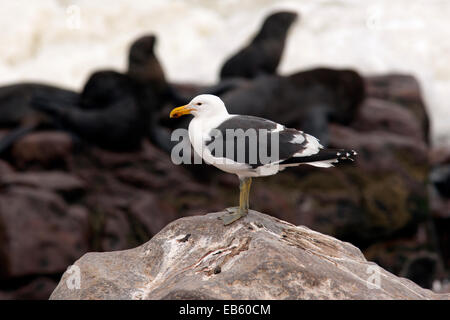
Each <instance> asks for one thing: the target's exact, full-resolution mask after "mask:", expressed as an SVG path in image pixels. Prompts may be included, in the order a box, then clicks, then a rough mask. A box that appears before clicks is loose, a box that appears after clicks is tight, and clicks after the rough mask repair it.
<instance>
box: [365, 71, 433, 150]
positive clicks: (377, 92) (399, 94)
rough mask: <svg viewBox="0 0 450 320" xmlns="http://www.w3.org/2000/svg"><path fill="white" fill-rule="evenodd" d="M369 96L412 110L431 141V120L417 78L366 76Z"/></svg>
mask: <svg viewBox="0 0 450 320" xmlns="http://www.w3.org/2000/svg"><path fill="white" fill-rule="evenodd" d="M366 93H367V96H369V97H372V98H377V99H383V100H387V101H390V102H395V103H397V104H399V105H400V106H402V107H403V108H405V109H408V110H410V111H411V112H412V113H413V114H414V116H415V117H416V118H417V119H418V120H419V123H420V124H421V129H422V130H421V131H422V132H423V133H424V137H425V141H426V142H429V137H430V120H429V117H428V114H427V110H426V108H425V104H424V102H423V99H422V93H421V90H420V85H419V83H418V82H417V80H416V78H414V77H413V76H411V75H404V74H388V75H381V76H370V77H366Z"/></svg>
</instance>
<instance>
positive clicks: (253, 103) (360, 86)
mask: <svg viewBox="0 0 450 320" xmlns="http://www.w3.org/2000/svg"><path fill="white" fill-rule="evenodd" d="M364 97H365V89H364V80H363V78H362V77H361V76H360V75H359V74H358V73H357V72H355V71H353V70H336V69H329V68H317V69H312V70H307V71H302V72H297V73H294V74H292V75H289V76H263V77H258V78H256V79H254V80H253V81H250V82H248V83H247V85H245V86H241V87H240V88H239V89H236V90H233V91H229V92H227V93H225V94H224V95H223V96H222V99H223V101H224V102H225V104H226V105H227V106H228V110H229V112H230V113H236V114H250V115H254V116H258V117H266V118H270V119H273V120H274V121H276V122H280V123H285V124H286V125H288V126H291V127H293V128H299V129H301V130H303V131H305V132H307V133H309V134H311V135H314V136H316V137H318V138H319V139H320V140H321V142H322V143H323V144H324V145H326V144H327V141H328V135H327V131H328V122H329V121H333V122H338V123H342V124H349V123H350V122H351V121H352V119H353V118H354V116H355V114H356V110H357V108H358V107H359V105H360V104H361V102H362V100H363V99H364Z"/></svg>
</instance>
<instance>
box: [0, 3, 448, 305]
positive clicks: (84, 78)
mask: <svg viewBox="0 0 450 320" xmlns="http://www.w3.org/2000/svg"><path fill="white" fill-rule="evenodd" d="M277 12H278V13H279V12H284V14H281V15H278V16H276V17H275V18H273V19H267V18H268V17H269V16H270V15H272V14H274V13H277ZM449 14H450V3H449V2H448V1H444V0H442V1H438V0H435V1H406V0H401V1H395V2H392V1H388V0H386V1H385V0H378V1H371V2H370V3H364V2H361V1H356V0H342V1H334V0H327V1H312V0H302V1H275V0H273V1H270V0H264V1H250V0H239V1H236V0H221V1H208V0H196V1H194V0H192V1H190V0H185V1H175V0H173V1H164V0H160V1H158V0H152V1H144V0H142V1H141V0H134V1H125V0H117V1H114V2H111V1H103V0H96V1H74V0H72V1H69V0H44V1H39V3H38V2H36V3H35V2H30V1H3V2H2V3H1V4H0V17H1V20H0V24H1V28H0V37H1V40H2V41H1V42H0V299H47V298H48V296H49V295H50V293H51V292H52V290H53V289H54V287H55V286H56V284H57V282H58V281H59V278H60V276H61V274H62V273H63V272H64V271H65V270H66V268H67V267H68V266H69V265H71V264H72V263H73V262H74V261H75V260H76V259H78V258H79V257H80V256H81V255H83V254H84V253H86V252H88V251H111V250H123V249H127V248H131V247H135V246H137V245H140V244H142V243H144V242H146V241H148V240H149V239H150V238H151V237H152V236H153V235H154V234H156V233H157V232H158V231H159V230H160V229H161V228H163V227H164V226H165V225H166V224H167V223H169V222H170V221H172V220H174V219H177V218H179V217H183V216H188V215H196V214H204V213H207V212H212V211H219V210H221V209H223V208H224V207H227V206H232V205H234V204H235V203H236V201H237V197H238V194H237V190H238V189H237V186H238V181H237V179H236V177H235V176H232V175H228V174H224V173H222V172H220V171H219V170H217V169H214V168H211V167H209V166H206V165H195V166H188V165H182V166H175V165H174V164H173V163H172V162H171V158H170V150H171V147H172V146H173V145H172V143H171V142H170V133H171V131H172V130H173V129H175V128H179V127H183V126H184V127H185V126H186V122H185V120H180V121H175V120H173V121H171V120H169V119H168V112H169V111H170V109H171V108H172V107H175V106H178V105H181V104H185V103H186V102H188V101H189V100H190V99H191V98H192V97H193V96H195V95H197V94H199V93H204V92H208V93H214V94H217V95H220V96H221V97H222V99H223V100H224V101H225V102H226V104H227V106H228V107H229V109H231V110H232V111H233V112H235V113H243V114H253V115H257V116H263V117H267V118H270V119H272V120H275V121H279V122H282V123H285V124H287V125H288V126H290V127H295V128H298V129H303V130H305V131H306V132H309V133H311V134H314V135H316V136H318V137H319V138H320V139H321V141H322V142H323V144H325V145H328V146H330V147H338V148H352V149H355V150H357V151H358V152H359V157H358V159H357V161H356V162H355V163H354V164H343V165H342V166H339V167H338V168H335V169H318V168H313V167H299V168H293V169H290V170H286V171H284V172H283V173H282V174H279V175H277V176H274V177H269V178H264V179H256V181H255V182H254V188H253V190H252V196H251V201H252V203H251V207H252V208H253V209H255V210H258V211H261V212H264V213H267V214H270V215H273V216H276V217H278V218H281V219H283V220H286V221H289V222H291V223H294V224H302V225H306V226H308V227H309V228H311V229H314V230H316V231H319V232H323V233H326V234H329V235H332V236H334V237H337V238H338V239H341V240H345V241H350V242H351V243H353V244H354V245H356V246H358V247H359V248H360V249H361V250H362V251H363V253H364V255H365V256H366V258H367V259H368V260H372V261H375V262H376V263H378V264H379V265H380V266H382V267H383V268H385V269H387V270H388V271H390V272H392V273H394V274H396V275H400V276H402V277H407V278H409V279H411V280H413V281H415V282H416V283H418V284H419V285H421V286H422V287H426V288H429V289H433V290H435V291H436V292H450V286H449V283H448V281H449V279H450V277H449V272H450V249H449V248H450V242H449V237H450V122H449V119H450V106H449V105H448V101H449V100H450V90H449V88H450V64H449V62H448V57H447V55H448V52H450V22H449V21H448V16H449ZM264 21H266V22H267V24H264V26H265V27H262V26H263V23H264ZM256 35H259V36H256ZM187 120H188V119H187Z"/></svg>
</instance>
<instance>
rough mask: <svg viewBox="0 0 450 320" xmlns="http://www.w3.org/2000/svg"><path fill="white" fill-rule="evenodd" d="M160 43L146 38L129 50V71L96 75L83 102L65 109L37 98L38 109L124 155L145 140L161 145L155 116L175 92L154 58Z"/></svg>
mask: <svg viewBox="0 0 450 320" xmlns="http://www.w3.org/2000/svg"><path fill="white" fill-rule="evenodd" d="M155 43H156V37H155V36H153V35H151V36H144V37H141V38H139V39H138V40H136V41H135V42H134V43H133V44H132V45H131V47H130V51H129V58H128V71H127V73H126V74H121V73H119V72H116V71H112V70H105V71H97V72H95V73H93V74H92V75H91V77H90V78H89V80H88V81H87V83H86V85H85V87H84V89H83V92H82V93H81V96H80V99H79V102H78V103H77V104H75V105H61V104H59V103H58V102H55V101H51V100H49V99H47V98H46V97H42V96H39V95H35V96H34V98H33V105H34V107H35V108H36V109H38V110H40V111H42V112H45V113H46V114H48V115H50V116H51V117H52V118H53V119H54V120H55V122H56V123H59V125H60V127H61V128H63V129H66V130H69V131H70V132H72V133H74V134H75V135H77V136H79V137H81V138H82V139H83V140H85V141H87V142H91V143H94V144H96V145H99V146H101V147H103V148H106V149H110V150H116V151H122V150H132V149H136V148H138V147H139V146H140V142H141V139H142V138H143V137H145V136H149V137H150V139H152V138H155V139H154V140H156V141H161V140H160V139H158V137H157V135H158V130H157V129H155V128H154V127H153V126H152V124H153V123H154V121H153V120H152V116H153V113H154V112H155V111H157V110H158V109H160V108H161V106H162V105H163V104H164V102H165V101H167V100H168V99H171V95H172V90H171V88H170V86H169V85H168V83H167V82H166V80H165V76H164V72H163V70H162V67H161V65H160V64H159V61H158V59H157V58H156V56H155V53H154V46H155Z"/></svg>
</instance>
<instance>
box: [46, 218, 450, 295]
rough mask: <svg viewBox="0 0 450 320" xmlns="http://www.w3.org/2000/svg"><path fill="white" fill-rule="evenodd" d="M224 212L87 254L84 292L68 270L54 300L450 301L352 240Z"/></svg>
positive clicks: (81, 263)
mask: <svg viewBox="0 0 450 320" xmlns="http://www.w3.org/2000/svg"><path fill="white" fill-rule="evenodd" d="M221 214H224V212H219V213H211V214H208V215H205V216H195V217H189V218H183V219H179V220H177V221H175V222H173V223H171V224H170V225H168V226H167V227H165V228H164V229H163V230H162V231H161V232H160V233H158V234H157V235H156V236H155V237H153V238H152V239H151V240H150V241H149V242H147V243H145V244H144V245H142V246H139V247H137V248H135V249H130V250H126V251H116V252H104V253H88V254H85V255H84V256H83V257H82V258H81V259H79V260H78V261H77V262H76V263H75V265H77V266H78V267H79V268H80V271H81V274H80V275H81V281H80V289H79V290H70V289H68V287H67V284H66V281H67V280H68V277H69V274H68V273H65V274H64V275H63V277H62V279H61V281H60V283H59V285H58V286H57V287H56V289H55V291H54V292H53V293H52V295H51V299H450V295H448V294H447V295H446V294H435V293H433V292H432V291H430V290H426V289H422V288H421V287H419V286H418V285H416V284H414V283H413V282H412V281H409V280H407V279H404V278H399V277H396V276H395V275H393V274H391V273H389V272H387V271H385V270H383V269H382V268H380V267H379V266H377V265H376V264H374V263H372V262H368V261H367V260H366V259H365V258H364V256H363V255H362V253H361V251H360V250H359V249H358V248H356V247H354V246H353V245H351V244H349V243H346V242H342V241H339V240H337V239H335V238H332V237H329V236H326V235H323V234H320V233H318V232H315V231H312V230H310V229H308V228H305V227H296V226H294V225H292V224H290V223H287V222H284V221H281V220H278V219H276V218H273V217H270V216H267V215H264V214H261V213H259V212H256V211H251V212H250V213H249V215H248V216H247V217H245V218H243V219H241V220H239V221H238V222H236V223H234V224H233V225H231V226H224V225H223V223H222V222H221V221H220V220H219V216H220V215H221ZM187 235H190V236H189V237H187ZM374 275H375V276H374ZM375 278H376V280H375Z"/></svg>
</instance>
